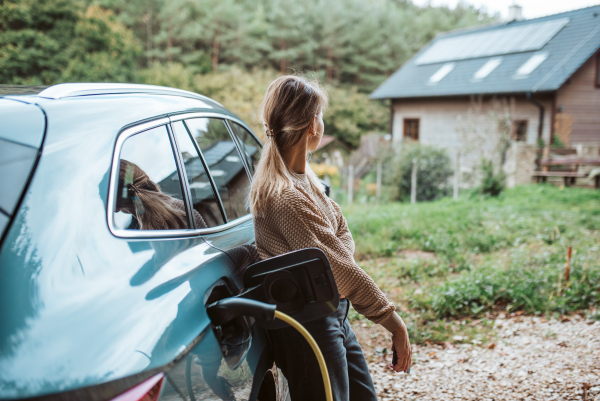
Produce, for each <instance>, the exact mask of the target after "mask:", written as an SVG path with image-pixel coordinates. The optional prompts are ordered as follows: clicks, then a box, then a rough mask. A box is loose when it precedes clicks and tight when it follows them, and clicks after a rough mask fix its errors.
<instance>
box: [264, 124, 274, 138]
mask: <svg viewBox="0 0 600 401" xmlns="http://www.w3.org/2000/svg"><path fill="white" fill-rule="evenodd" d="M264 126H265V131H266V134H267V136H275V132H273V130H272V129H271V128H269V126H268V125H267V124H264Z"/></svg>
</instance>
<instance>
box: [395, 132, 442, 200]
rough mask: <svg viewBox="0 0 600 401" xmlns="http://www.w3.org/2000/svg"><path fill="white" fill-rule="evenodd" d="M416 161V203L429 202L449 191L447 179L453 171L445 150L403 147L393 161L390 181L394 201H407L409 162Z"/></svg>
mask: <svg viewBox="0 0 600 401" xmlns="http://www.w3.org/2000/svg"><path fill="white" fill-rule="evenodd" d="M413 159H417V167H418V170H417V200H418V201H432V200H435V199H438V198H441V197H444V196H447V195H448V194H449V192H450V187H449V185H448V179H449V178H450V176H452V174H453V171H452V168H451V167H450V157H449V156H448V153H447V152H446V150H445V149H441V148H436V147H434V146H429V145H421V144H418V143H414V144H404V145H403V146H402V149H401V150H400V152H399V153H398V154H397V155H396V156H395V160H393V162H392V165H393V167H394V168H393V170H394V171H393V180H394V182H395V184H396V186H397V189H398V196H397V197H398V199H399V200H402V201H406V200H408V199H410V186H411V175H412V161H413Z"/></svg>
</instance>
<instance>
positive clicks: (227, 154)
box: [185, 118, 250, 221]
mask: <svg viewBox="0 0 600 401" xmlns="http://www.w3.org/2000/svg"><path fill="white" fill-rule="evenodd" d="M185 124H186V125H187V127H188V130H189V132H190V133H191V134H192V136H193V137H194V139H195V140H196V142H197V143H198V146H199V148H200V151H201V152H202V154H203V155H204V160H206V164H207V165H208V169H209V171H210V174H211V176H212V177H213V180H214V182H215V185H216V186H217V190H218V191H219V196H220V197H221V201H222V203H223V208H224V210H225V214H226V215H227V220H228V221H231V220H235V219H237V218H238V217H242V216H245V215H247V214H248V211H247V209H246V195H247V191H248V190H249V188H250V179H249V178H248V174H247V173H246V169H245V167H244V163H243V162H242V158H241V155H240V153H239V152H238V149H237V146H236V144H235V142H234V141H233V138H232V137H231V135H230V134H229V130H228V129H227V126H226V125H225V122H224V121H223V120H221V119H217V118H192V119H188V120H185Z"/></svg>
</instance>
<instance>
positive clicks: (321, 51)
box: [0, 0, 498, 147]
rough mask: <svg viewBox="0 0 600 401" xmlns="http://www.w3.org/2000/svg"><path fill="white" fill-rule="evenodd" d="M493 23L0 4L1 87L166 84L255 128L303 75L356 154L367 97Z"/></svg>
mask: <svg viewBox="0 0 600 401" xmlns="http://www.w3.org/2000/svg"><path fill="white" fill-rule="evenodd" d="M497 19H498V16H496V15H489V14H487V13H485V12H483V11H482V10H479V9H476V8H474V7H473V6H467V5H462V4H461V5H458V6H457V7H456V8H454V9H449V8H447V7H432V6H427V7H418V6H416V5H414V4H413V3H412V2H410V1H407V0H371V1H369V2H364V1H359V0H303V1H288V0H245V1H239V0H169V1H167V0H0V84H29V85H31V84H34V85H53V84H57V83H61V82H138V83H147V84H158V85H166V86H172V87H177V88H181V89H187V90H191V91H195V92H199V93H202V94H205V95H207V96H211V97H213V98H215V99H216V100H217V101H220V102H221V103H223V104H224V105H225V106H226V107H228V108H230V109H231V110H233V111H234V112H236V113H237V114H238V115H240V117H242V118H243V119H244V120H246V121H247V122H248V123H249V124H251V125H253V126H254V127H256V128H258V127H259V126H258V125H257V118H256V115H255V113H256V108H257V106H258V103H259V102H260V99H261V97H262V94H263V93H264V90H265V89H266V86H267V85H268V83H269V82H270V81H271V80H272V79H273V78H275V77H276V76H278V75H279V74H286V73H303V74H310V75H314V76H315V77H316V78H318V79H319V80H320V81H321V82H323V83H324V84H326V86H327V89H328V92H329V95H330V97H331V107H330V109H329V110H328V112H327V113H326V117H325V124H326V126H327V133H328V134H329V135H334V136H336V137H337V138H338V139H340V140H341V141H343V142H345V143H346V144H347V145H349V146H351V147H356V146H358V144H359V143H360V136H361V135H363V134H367V133H374V132H385V131H387V130H388V124H389V111H388V108H387V107H386V106H385V105H384V104H382V103H380V102H373V101H370V100H369V99H368V93H369V92H370V91H372V90H373V89H375V88H376V87H377V86H378V85H379V84H381V83H382V82H383V81H384V80H385V79H386V77H388V76H389V75H390V74H392V73H393V72H394V71H395V70H396V69H398V68H399V67H400V66H401V65H402V64H403V63H404V62H406V61H407V60H408V59H409V58H410V57H411V56H412V55H413V54H415V53H416V52H417V51H418V50H419V49H420V48H422V47H423V46H425V45H426V44H427V43H428V42H429V41H430V40H431V39H432V38H433V37H435V35H437V34H438V33H440V32H446V31H450V30H454V29H461V28H467V27H471V26H476V25H481V24H488V23H493V22H495V21H496V20H497Z"/></svg>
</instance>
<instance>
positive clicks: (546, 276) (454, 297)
mask: <svg viewBox="0 0 600 401" xmlns="http://www.w3.org/2000/svg"><path fill="white" fill-rule="evenodd" d="M344 214H345V216H346V218H347V219H348V223H349V226H350V229H351V231H352V234H353V236H354V240H355V242H356V250H357V255H356V257H357V260H358V261H359V265H360V266H361V267H362V268H364V269H365V271H367V272H368V273H369V274H370V275H371V276H372V277H373V278H374V279H375V281H376V282H377V283H378V285H379V286H380V287H381V288H382V289H383V290H384V291H385V292H387V293H388V294H389V295H390V296H391V297H392V299H393V300H394V301H395V302H396V304H397V305H398V306H399V309H400V312H401V314H403V317H405V321H407V323H408V324H409V325H410V330H411V335H412V337H413V339H414V341H417V342H421V341H426V340H432V341H447V340H452V339H454V340H455V341H467V340H472V339H475V340H476V341H477V340H480V341H483V340H485V337H486V336H488V334H486V330H482V328H485V327H487V326H488V324H487V318H489V317H491V316H493V315H495V314H496V313H499V312H500V311H501V312H503V313H513V312H518V313H527V314H536V315H541V316H548V315H552V314H565V313H570V312H575V311H584V313H588V314H590V313H591V314H595V313H596V312H594V310H595V308H597V307H599V306H600V233H599V231H600V191H593V190H589V189H578V188H565V189H563V190H561V189H560V188H556V187H552V186H549V185H531V186H524V187H519V188H515V189H512V190H508V191H506V192H504V193H503V194H502V195H501V196H500V197H498V198H480V197H475V198H473V197H469V196H465V197H463V198H461V199H460V200H458V201H453V200H452V199H443V200H441V201H436V202H431V203H422V204H417V205H410V204H402V203H390V204H385V205H381V206H375V205H353V206H346V207H344ZM569 246H572V247H573V255H572V260H571V274H570V280H569V281H568V282H567V281H565V277H564V274H565V260H566V255H567V249H568V247H569ZM596 316H597V315H596ZM355 317H356V316H355ZM478 335H479V336H480V337H482V338H481V339H478V338H477V336H478ZM461 338H463V339H462V340H461Z"/></svg>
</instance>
